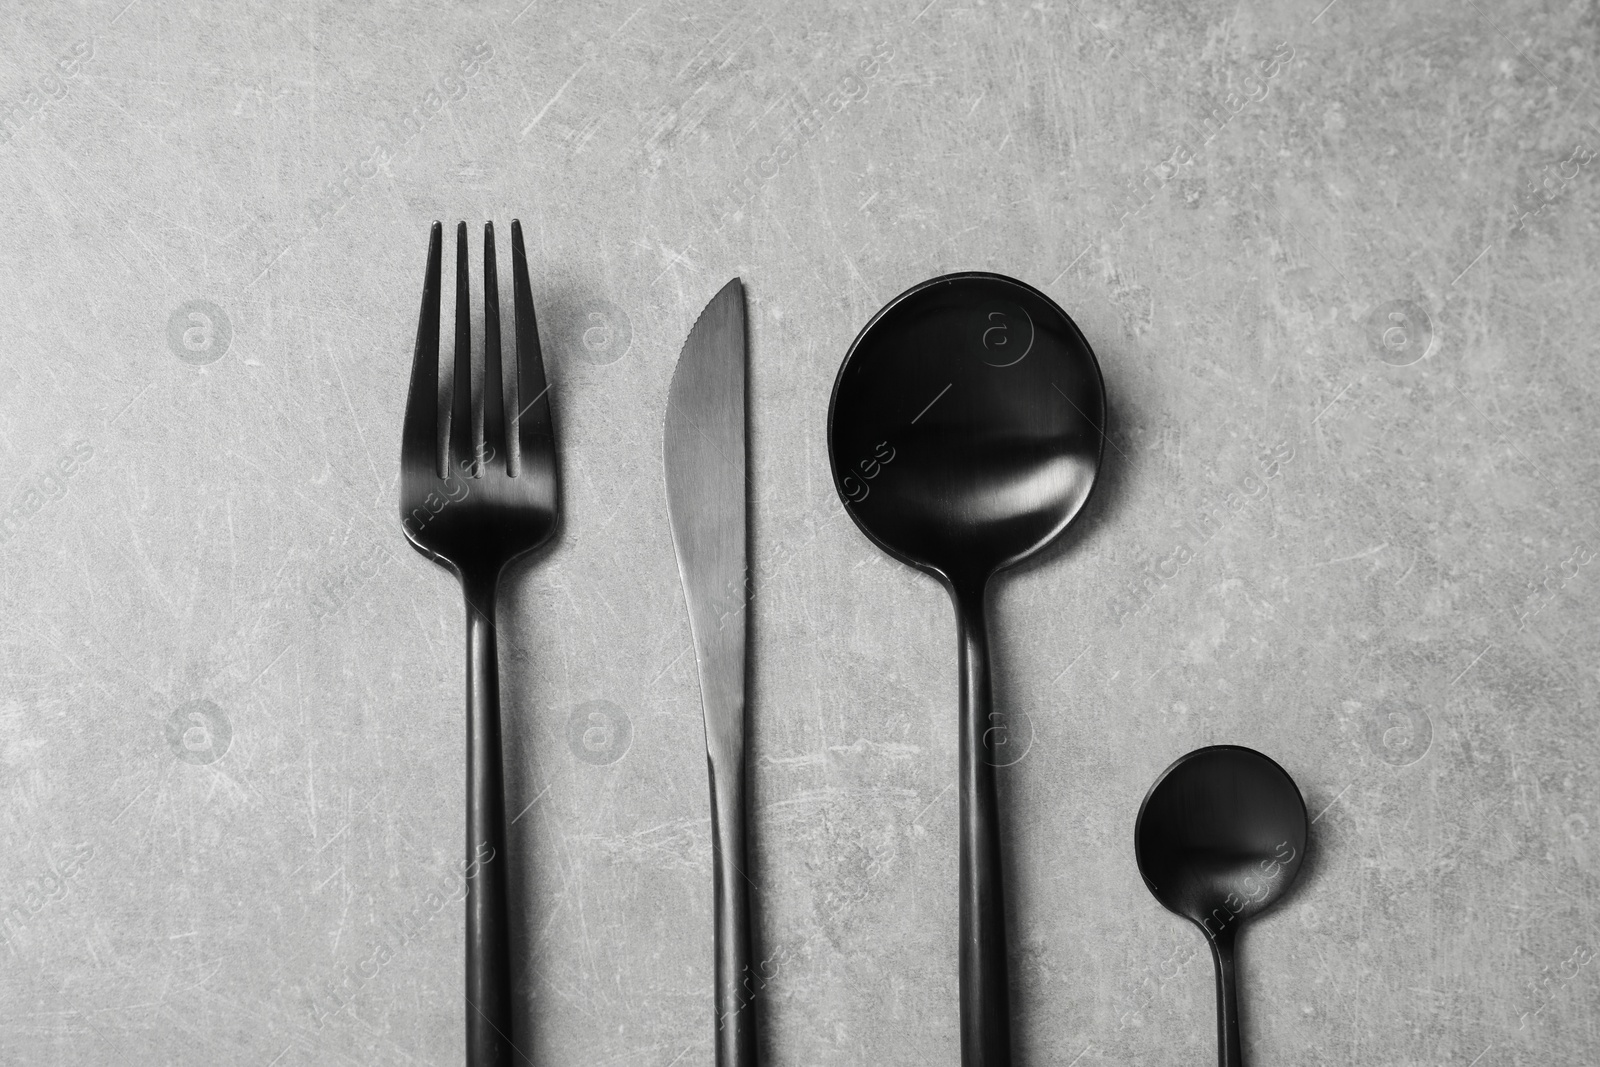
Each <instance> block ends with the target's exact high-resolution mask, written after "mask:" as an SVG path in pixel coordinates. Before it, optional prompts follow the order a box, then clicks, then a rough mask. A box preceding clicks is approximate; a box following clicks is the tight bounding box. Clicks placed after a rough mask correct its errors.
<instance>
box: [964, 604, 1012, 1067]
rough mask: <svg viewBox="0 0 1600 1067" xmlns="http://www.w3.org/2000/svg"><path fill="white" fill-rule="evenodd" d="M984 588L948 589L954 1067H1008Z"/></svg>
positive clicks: (1008, 1028)
mask: <svg viewBox="0 0 1600 1067" xmlns="http://www.w3.org/2000/svg"><path fill="white" fill-rule="evenodd" d="M985 585H986V583H985V584H979V585H977V587H976V589H972V588H967V589H962V588H959V587H957V588H955V589H954V598H955V605H956V639H957V641H959V642H960V646H961V717H960V731H961V755H960V769H959V774H960V787H961V789H960V792H961V965H960V970H961V1065H962V1067H1010V1065H1011V1011H1010V1003H1009V1001H1010V996H1009V989H1008V976H1007V971H1006V918H1005V896H1004V892H1003V884H1002V879H1001V872H1000V812H999V805H998V802H997V801H996V799H995V788H994V763H993V761H992V760H990V759H989V758H987V757H988V754H989V746H988V744H987V742H988V740H989V735H990V731H991V730H993V729H995V726H994V723H993V717H992V715H991V705H992V699H991V695H990V689H989V629H988V624H987V620H986V618H985V613H984V600H985V597H984V592H985Z"/></svg>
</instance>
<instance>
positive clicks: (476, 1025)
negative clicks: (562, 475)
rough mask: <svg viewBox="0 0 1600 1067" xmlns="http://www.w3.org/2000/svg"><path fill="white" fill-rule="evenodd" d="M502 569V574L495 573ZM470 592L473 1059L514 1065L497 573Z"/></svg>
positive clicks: (476, 1063) (472, 1063)
mask: <svg viewBox="0 0 1600 1067" xmlns="http://www.w3.org/2000/svg"><path fill="white" fill-rule="evenodd" d="M496 577H498V576H496ZM463 584H464V586H465V590H466V598H467V859H466V864H465V866H464V868H463V875H464V878H465V881H466V887H467V897H466V906H467V981H466V1001H467V1003H466V1014H467V1067H511V1063H512V1050H513V1048H514V1047H515V1046H514V1045H513V1044H512V1043H511V952H510V946H509V941H510V937H509V934H510V929H509V925H508V923H507V917H506V812H505V772H504V765H503V763H502V762H501V756H500V657H499V654H498V652H497V650H496V646H495V630H494V607H495V595H494V594H495V585H496V578H489V579H488V580H486V581H485V580H482V579H480V580H477V581H473V580H469V579H466V578H465V577H464V578H463Z"/></svg>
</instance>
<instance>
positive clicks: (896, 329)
mask: <svg viewBox="0 0 1600 1067" xmlns="http://www.w3.org/2000/svg"><path fill="white" fill-rule="evenodd" d="M1105 406H1106V402H1105V386H1104V383H1103V382H1102V380H1101V376H1100V366H1099V363H1098V362H1097V361H1096V360H1095V357H1094V352H1093V351H1092V350H1091V349H1090V348H1089V343H1088V342H1087V341H1085V340H1084V338H1083V334H1082V333H1080V332H1079V330H1078V328H1077V326H1076V325H1075V324H1074V323H1073V321H1072V320H1071V319H1070V318H1068V317H1067V314H1066V312H1064V311H1062V310H1061V309H1060V308H1059V307H1058V306H1056V304H1055V302H1054V301H1052V300H1051V299H1050V298H1049V297H1047V296H1045V295H1044V294H1043V293H1041V292H1039V291H1038V290H1037V289H1034V288H1033V287H1032V286H1029V285H1025V284H1023V283H1022V282H1019V281H1015V280H1014V279H1011V278H1006V277H1003V276H1001V275H998V274H980V273H969V274H952V275H947V276H945V277H942V278H935V279H933V280H932V281H927V282H924V283H922V284H921V285H918V286H916V287H914V288H912V289H910V290H908V291H907V292H905V293H903V294H901V295H900V296H899V297H896V298H895V299H894V300H893V301H891V302H890V303H889V304H888V306H886V307H885V308H884V309H883V310H882V311H880V312H879V313H878V314H877V315H876V316H875V317H874V318H873V319H872V321H871V322H869V323H868V324H867V326H866V328H865V329H864V330H862V332H861V335H860V336H859V337H857V338H856V341H855V343H854V344H853V345H851V347H850V352H849V354H848V355H847V356H846V357H845V361H844V365H843V366H842V367H841V368H840V370H839V377H838V381H837V382H836V383H835V385H834V391H833V403H832V404H831V406H830V408H829V412H828V448H829V453H830V455H831V456H832V459H833V472H834V479H835V483H836V485H837V487H838V490H839V495H840V496H841V497H842V498H843V499H844V501H845V506H846V508H847V509H848V510H849V512H850V515H851V517H852V518H853V519H854V520H855V521H856V524H857V525H858V526H860V527H861V529H862V531H863V532H864V533H866V535H867V536H868V537H870V538H871V539H872V540H873V541H875V542H876V543H877V544H878V545H879V547H881V548H882V549H884V551H886V552H888V553H889V554H890V555H893V556H895V557H896V558H898V559H900V560H902V561H904V562H906V563H909V564H911V565H912V566H915V567H919V568H921V569H923V570H926V571H929V572H931V573H933V574H934V575H935V576H937V577H939V578H940V579H941V580H942V581H944V582H945V583H946V584H952V583H957V584H964V585H972V584H981V583H982V582H983V581H985V580H986V579H987V578H988V577H989V576H990V575H991V574H993V573H994V572H995V571H997V570H999V569H1001V568H1002V567H1007V566H1010V565H1011V564H1014V563H1017V562H1019V561H1021V560H1023V559H1025V558H1027V557H1028V556H1030V555H1032V554H1033V553H1035V552H1037V551H1039V550H1040V549H1042V548H1043V547H1044V546H1046V545H1047V544H1049V543H1050V542H1051V541H1053V540H1054V539H1055V538H1056V537H1057V536H1058V535H1059V534H1060V533H1061V532H1062V531H1063V530H1065V529H1066V527H1067V525H1068V524H1069V523H1070V522H1072V520H1073V519H1074V518H1075V517H1076V516H1077V515H1078V513H1079V512H1080V511H1081V510H1082V508H1083V506H1084V504H1085V503H1086V502H1087V501H1088V499H1089V493H1090V490H1091V489H1092V488H1093V486H1094V482H1095V474H1096V472H1097V471H1098V470H1099V467H1100V455H1101V452H1102V449H1103V436H1102V434H1101V427H1102V426H1103V425H1104V423H1105Z"/></svg>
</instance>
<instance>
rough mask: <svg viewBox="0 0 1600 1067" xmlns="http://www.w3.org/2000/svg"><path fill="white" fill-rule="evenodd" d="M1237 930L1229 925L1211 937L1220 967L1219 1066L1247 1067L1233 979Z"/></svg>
mask: <svg viewBox="0 0 1600 1067" xmlns="http://www.w3.org/2000/svg"><path fill="white" fill-rule="evenodd" d="M1237 929H1238V928H1237V927H1235V926H1232V925H1228V926H1224V927H1223V928H1222V929H1220V930H1218V931H1217V932H1216V933H1215V934H1213V935H1211V958H1212V959H1214V960H1215V961H1216V964H1217V1063H1218V1065H1219V1067H1244V1054H1243V1053H1242V1052H1241V1051H1240V1048H1239V991H1238V988H1237V987H1236V986H1235V984H1234V978H1233V971H1234V968H1233V938H1234V934H1235V932H1236V931H1237Z"/></svg>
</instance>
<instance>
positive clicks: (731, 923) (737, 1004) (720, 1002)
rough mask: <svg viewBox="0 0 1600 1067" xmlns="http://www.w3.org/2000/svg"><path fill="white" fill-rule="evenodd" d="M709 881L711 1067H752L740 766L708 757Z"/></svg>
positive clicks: (753, 977)
mask: <svg viewBox="0 0 1600 1067" xmlns="http://www.w3.org/2000/svg"><path fill="white" fill-rule="evenodd" d="M706 762H707V764H708V766H709V768H710V772H711V878H712V897H713V902H714V908H713V922H714V924H715V926H714V930H713V933H714V935H715V949H714V952H715V954H716V1012H717V1017H716V1027H717V1029H716V1049H717V1058H716V1067H756V1011H755V997H756V993H757V991H759V990H760V989H761V987H762V985H763V984H764V982H765V976H763V975H761V974H759V973H758V972H757V971H756V969H755V968H754V966H752V961H751V952H750V879H749V878H748V877H746V876H745V870H746V867H745V850H744V763H743V761H742V760H731V761H728V763H726V764H724V765H722V766H720V767H719V765H718V763H717V761H716V760H715V759H712V758H710V757H708V758H707V761H706Z"/></svg>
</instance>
